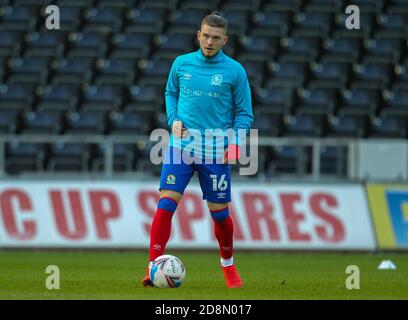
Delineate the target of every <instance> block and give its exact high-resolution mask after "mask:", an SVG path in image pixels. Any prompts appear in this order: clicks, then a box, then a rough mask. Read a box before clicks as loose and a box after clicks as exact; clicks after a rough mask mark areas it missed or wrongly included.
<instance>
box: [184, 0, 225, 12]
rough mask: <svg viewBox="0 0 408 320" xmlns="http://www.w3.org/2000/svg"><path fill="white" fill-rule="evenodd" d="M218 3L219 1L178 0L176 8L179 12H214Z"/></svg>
mask: <svg viewBox="0 0 408 320" xmlns="http://www.w3.org/2000/svg"><path fill="white" fill-rule="evenodd" d="M219 2H220V0H207V1H197V0H179V1H178V6H179V9H180V10H188V9H205V10H215V9H216V8H217V7H218V4H219Z"/></svg>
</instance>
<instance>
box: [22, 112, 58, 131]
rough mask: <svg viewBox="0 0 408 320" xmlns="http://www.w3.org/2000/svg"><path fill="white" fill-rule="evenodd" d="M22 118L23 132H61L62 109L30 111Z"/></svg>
mask: <svg viewBox="0 0 408 320" xmlns="http://www.w3.org/2000/svg"><path fill="white" fill-rule="evenodd" d="M21 119H22V121H21V131H20V133H23V134H59V133H60V131H61V127H62V126H61V124H62V121H61V120H62V112H61V111H35V112H33V111H29V112H25V113H23V115H22V118H21Z"/></svg>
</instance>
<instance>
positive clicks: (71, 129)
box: [64, 111, 107, 134]
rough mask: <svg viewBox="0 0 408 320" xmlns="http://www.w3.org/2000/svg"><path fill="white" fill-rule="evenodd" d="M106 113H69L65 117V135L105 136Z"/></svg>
mask: <svg viewBox="0 0 408 320" xmlns="http://www.w3.org/2000/svg"><path fill="white" fill-rule="evenodd" d="M106 116H107V113H106V112H105V111H79V112H68V113H67V114H66V117H65V123H66V127H65V130H64V133H65V134H104V133H105V130H106V121H107V119H106Z"/></svg>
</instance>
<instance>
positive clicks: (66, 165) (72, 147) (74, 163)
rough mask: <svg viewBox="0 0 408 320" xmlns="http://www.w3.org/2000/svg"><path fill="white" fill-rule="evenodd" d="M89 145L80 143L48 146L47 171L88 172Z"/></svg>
mask: <svg viewBox="0 0 408 320" xmlns="http://www.w3.org/2000/svg"><path fill="white" fill-rule="evenodd" d="M89 148H90V147H89V145H87V144H82V143H53V144H51V145H50V150H49V159H48V161H47V163H46V168H47V170H48V171H54V172H55V171H59V172H72V171H73V172H80V171H89V161H90V150H89Z"/></svg>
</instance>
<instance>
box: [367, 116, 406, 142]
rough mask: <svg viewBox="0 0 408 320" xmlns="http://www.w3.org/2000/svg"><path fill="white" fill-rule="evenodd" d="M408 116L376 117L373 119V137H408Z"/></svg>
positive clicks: (371, 133) (371, 132)
mask: <svg viewBox="0 0 408 320" xmlns="http://www.w3.org/2000/svg"><path fill="white" fill-rule="evenodd" d="M407 133H408V118H407V117H401V116H388V117H376V118H373V119H372V120H371V130H370V137H371V138H400V139H405V138H407Z"/></svg>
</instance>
